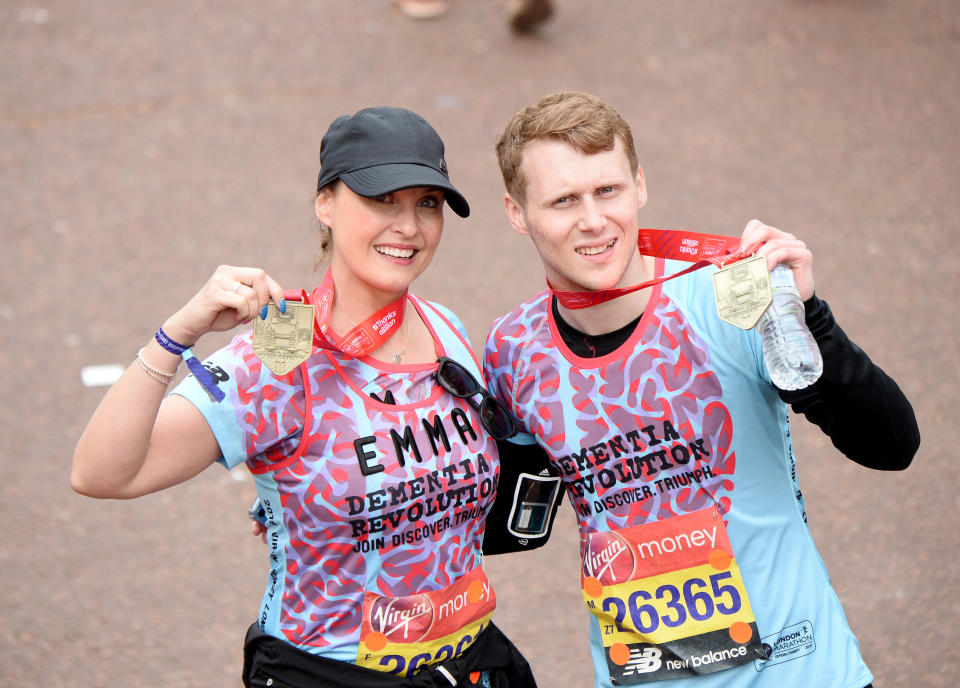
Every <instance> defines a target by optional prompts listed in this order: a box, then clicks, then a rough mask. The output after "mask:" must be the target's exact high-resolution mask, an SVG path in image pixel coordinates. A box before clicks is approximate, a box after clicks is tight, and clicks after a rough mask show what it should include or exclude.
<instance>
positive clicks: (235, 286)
mask: <svg viewBox="0 0 960 688" xmlns="http://www.w3.org/2000/svg"><path fill="white" fill-rule="evenodd" d="M242 286H243V282H237V283H236V284H235V285H234V286H233V293H234V294H236V293H237V292H238V291H240V287H242Z"/></svg>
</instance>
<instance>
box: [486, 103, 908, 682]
mask: <svg viewBox="0 0 960 688" xmlns="http://www.w3.org/2000/svg"><path fill="white" fill-rule="evenodd" d="M497 154H498V158H499V162H500V167H501V172H502V174H503V178H504V183H505V185H506V190H507V193H506V196H505V205H506V211H507V215H508V217H509V220H510V223H511V225H512V226H513V228H514V229H515V230H516V231H517V232H519V233H521V234H524V235H527V236H529V237H530V239H531V240H532V241H533V242H534V245H535V246H536V248H537V251H538V252H539V254H540V258H541V260H542V262H543V266H544V270H545V272H546V276H547V281H548V284H549V286H550V289H548V290H546V291H544V292H543V293H541V294H538V295H537V296H535V297H533V298H532V299H530V300H528V301H526V302H525V303H523V304H521V305H520V306H519V307H518V308H516V309H515V310H514V311H512V312H511V313H509V314H508V315H506V316H504V317H503V318H501V319H499V320H498V321H497V322H496V323H494V325H493V327H492V329H491V331H490V334H489V336H488V339H487V344H486V351H485V373H486V375H487V379H488V380H489V381H490V386H491V390H492V391H493V392H494V393H496V395H497V396H498V397H499V398H500V399H501V400H502V401H503V402H504V403H505V404H506V405H507V406H508V407H509V408H510V410H511V411H512V412H513V414H514V415H515V417H516V419H517V420H518V421H519V423H520V425H521V426H522V428H523V429H524V431H525V432H526V433H529V435H531V436H533V438H535V440H536V442H537V444H539V445H540V446H541V447H542V448H543V449H544V450H545V451H546V453H547V454H548V457H549V460H550V463H551V464H552V467H553V469H554V471H555V472H557V473H559V474H560V476H561V477H562V480H563V483H564V485H565V487H566V493H567V495H568V497H569V499H570V501H571V503H572V505H573V506H574V509H575V511H576V514H577V519H578V521H579V525H580V533H581V556H582V570H581V580H582V584H583V594H584V601H585V603H586V606H587V609H588V611H589V612H590V614H589V618H590V645H591V652H592V655H593V661H594V667H595V676H596V685H597V686H612V685H624V684H633V683H648V682H660V681H665V680H667V679H675V680H672V681H671V682H670V683H669V684H665V685H669V686H673V687H675V688H683V686H696V687H697V688H706V687H712V686H725V687H746V686H750V687H767V686H771V687H773V686H775V687H776V688H785V687H793V686H816V687H817V688H832V687H836V688H863V687H864V686H868V685H869V684H870V683H871V681H872V680H873V677H872V675H871V674H870V671H869V670H868V668H867V667H866V665H865V664H864V662H863V660H862V658H861V657H860V652H859V646H858V643H857V640H856V638H855V637H854V635H853V633H852V632H851V630H850V629H849V627H848V626H847V623H846V620H845V618H844V614H843V610H842V608H841V606H840V602H839V600H838V599H837V596H836V593H835V592H834V591H833V589H832V587H831V586H830V582H829V579H828V577H827V573H826V570H825V568H824V566H823V563H822V561H821V559H820V557H819V555H818V553H817V551H816V548H815V546H814V544H813V542H812V540H811V537H810V533H809V530H808V528H807V525H806V516H805V513H804V507H803V500H802V497H801V496H800V489H799V485H798V482H797V478H796V471H795V470H794V468H795V464H794V456H793V449H792V445H791V440H790V432H789V427H788V414H787V404H786V403H784V402H788V403H790V404H792V405H793V408H794V409H795V410H796V411H797V412H799V413H803V414H804V415H805V416H806V417H807V418H808V419H809V420H811V421H812V422H814V423H816V424H817V425H818V426H820V427H821V428H822V429H823V430H824V431H825V432H826V433H827V434H828V435H829V436H830V438H831V439H832V441H833V443H834V445H835V446H836V447H837V448H838V449H840V451H842V452H843V453H844V454H845V455H846V456H848V457H849V458H850V459H852V460H854V461H856V462H858V463H860V464H863V465H865V466H868V467H871V468H877V469H886V470H897V469H903V468H906V466H907V465H908V464H909V463H910V461H911V459H912V457H913V455H914V454H915V452H916V450H917V447H918V445H919V431H918V429H917V425H916V420H915V418H914V415H913V411H912V408H911V407H910V404H909V402H908V401H907V400H906V398H905V397H904V396H903V394H902V393H901V392H900V390H899V388H898V387H897V385H896V383H895V382H894V381H893V380H891V379H890V378H889V377H888V376H887V375H886V374H884V373H883V371H882V370H880V368H878V367H877V366H876V365H874V364H873V363H872V362H871V361H870V360H869V358H868V357H867V356H866V354H865V353H864V352H863V351H861V350H860V349H859V348H858V347H856V345H854V344H853V343H852V342H850V341H849V339H847V337H846V336H845V335H844V333H843V331H842V330H841V329H840V328H839V327H838V326H837V325H836V323H835V322H834V320H833V316H832V314H831V312H830V309H829V308H828V306H827V304H826V303H825V302H823V301H822V300H820V299H819V298H818V297H817V296H816V295H815V293H814V276H813V269H812V264H813V257H812V254H811V252H810V250H809V249H808V248H807V247H806V246H805V244H804V243H803V242H802V241H800V240H798V239H796V238H795V237H793V236H792V235H790V234H787V233H785V232H782V231H780V230H778V229H775V228H773V227H770V226H767V225H765V224H763V223H761V222H758V221H756V220H754V221H751V222H750V223H749V224H748V225H747V226H746V228H745V229H744V230H743V233H742V235H741V237H740V246H741V247H743V248H745V249H746V248H747V247H751V246H753V245H760V248H759V250H758V254H759V255H762V256H765V257H766V261H767V265H766V269H769V268H772V267H773V266H775V265H776V264H785V265H787V266H789V267H790V268H791V270H792V272H793V275H794V278H795V281H796V284H797V288H798V290H799V292H800V295H801V298H802V299H803V301H804V308H805V316H806V321H807V325H808V327H809V328H810V330H811V331H812V332H813V334H814V336H815V338H816V340H817V343H818V344H819V346H820V349H821V351H822V354H823V359H824V366H823V373H822V376H821V378H820V380H819V381H818V382H817V383H815V384H814V385H812V386H810V387H808V388H806V389H802V390H799V391H796V392H784V391H781V390H777V389H776V388H775V387H774V386H773V385H772V383H771V382H770V377H769V375H768V373H767V370H766V367H765V365H764V363H763V352H762V344H761V341H760V337H759V335H758V334H757V333H756V332H755V331H754V330H743V329H738V328H737V327H734V326H733V325H730V324H728V323H726V322H723V321H721V320H720V319H719V317H718V315H717V308H716V304H715V300H714V299H715V295H714V287H713V283H712V278H711V274H712V273H713V272H715V271H716V268H713V267H710V268H707V269H700V270H696V271H694V272H692V273H689V274H685V275H682V276H678V277H676V278H675V279H667V280H666V281H663V282H662V283H659V284H652V285H650V286H648V287H645V288H640V289H634V290H631V289H629V287H633V286H636V285H644V284H647V283H651V282H655V281H657V280H659V279H661V278H666V277H669V276H671V275H675V274H676V273H679V272H681V271H683V270H684V269H686V268H688V267H690V266H691V264H690V263H689V262H681V261H678V260H674V259H672V258H682V257H683V252H682V251H677V252H676V253H674V254H670V258H671V259H665V258H663V257H656V256H655V255H649V254H648V253H649V252H645V253H642V252H641V251H640V250H639V249H638V232H639V230H638V229H637V227H638V225H639V223H638V211H639V210H640V209H641V208H642V207H643V206H644V204H645V202H646V198H647V191H646V186H645V184H644V177H643V172H642V170H641V168H640V166H639V164H638V161H637V155H636V152H635V149H634V143H633V138H632V134H631V131H630V128H629V126H628V125H627V124H626V123H625V122H624V121H623V119H622V118H621V117H620V116H619V115H618V114H617V113H616V112H615V111H614V110H613V109H612V108H611V107H610V106H609V105H607V104H605V103H604V102H602V101H601V100H599V99H598V98H595V97H593V96H590V95H587V94H583V93H558V94H554V95H551V96H547V97H545V98H544V99H542V100H541V101H540V102H539V103H537V104H536V105H534V106H532V107H530V108H527V109H526V110H523V111H521V112H519V113H518V114H517V115H515V116H514V117H513V119H512V120H511V121H510V123H509V124H508V125H507V127H506V129H505V131H504V133H503V136H502V137H501V139H500V141H499V143H498V145H497ZM649 238H650V237H645V241H644V243H645V244H648V243H649ZM693 241H694V243H696V241H698V240H697V239H695V238H694V239H693ZM761 244H762V245H761ZM684 245H685V244H684V243H683V242H680V246H684ZM761 274H762V273H761ZM615 289H619V290H622V291H613V290H615ZM583 306H586V307H583ZM520 455H522V454H521V453H519V452H518V456H520ZM502 456H503V454H502ZM503 464H504V465H507V459H504V462H503ZM488 530H490V525H489V523H488ZM658 685H660V684H659V683H658Z"/></svg>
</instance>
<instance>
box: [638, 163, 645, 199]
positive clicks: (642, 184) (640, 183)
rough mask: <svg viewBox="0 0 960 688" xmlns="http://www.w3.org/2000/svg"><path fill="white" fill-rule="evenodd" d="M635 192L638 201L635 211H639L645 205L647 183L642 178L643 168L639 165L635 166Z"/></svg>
mask: <svg viewBox="0 0 960 688" xmlns="http://www.w3.org/2000/svg"><path fill="white" fill-rule="evenodd" d="M637 191H638V192H639V199H640V202H639V204H638V205H637V209H640V208H642V207H643V206H645V205H646V204H647V182H646V180H645V179H644V178H643V168H642V167H640V166H639V165H637Z"/></svg>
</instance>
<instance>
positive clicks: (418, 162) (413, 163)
mask: <svg viewBox="0 0 960 688" xmlns="http://www.w3.org/2000/svg"><path fill="white" fill-rule="evenodd" d="M443 150H444V148H443V141H442V140H441V139H440V135H439V134H437V132H436V130H435V129H434V128H433V127H431V126H430V124H428V123H427V120H425V119H424V118H423V117H421V116H420V115H418V114H416V113H415V112H411V111H410V110H405V109H403V108H394V107H374V108H366V109H364V110H360V111H359V112H358V113H356V114H355V115H344V116H343V117H338V118H337V119H335V120H334V121H333V124H331V125H330V128H329V129H328V130H327V133H326V134H324V136H323V140H322V141H321V142H320V177H319V178H318V179H317V191H319V190H320V189H322V188H323V187H324V186H326V185H327V184H329V183H330V182H332V181H335V180H337V179H342V180H343V183H344V184H346V185H347V186H348V187H350V190H351V191H353V192H354V193H356V194H359V195H361V196H368V197H370V196H379V195H381V194H386V193H390V192H392V191H400V190H401V189H409V188H412V187H415V186H429V187H436V188H438V189H443V191H444V197H445V200H446V202H447V205H449V206H450V208H451V209H452V210H453V212H455V213H456V214H457V215H459V216H460V217H467V216H468V215H469V214H470V206H469V205H467V199H465V198H464V197H463V194H461V193H460V192H459V191H457V190H456V188H455V187H454V186H453V184H451V183H450V176H449V174H448V173H447V161H446V160H445V159H444V157H443Z"/></svg>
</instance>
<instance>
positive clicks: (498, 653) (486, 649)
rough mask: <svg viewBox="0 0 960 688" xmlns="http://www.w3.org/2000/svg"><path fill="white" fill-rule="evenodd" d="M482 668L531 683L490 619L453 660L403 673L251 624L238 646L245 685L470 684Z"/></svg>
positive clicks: (502, 678)
mask: <svg viewBox="0 0 960 688" xmlns="http://www.w3.org/2000/svg"><path fill="white" fill-rule="evenodd" d="M483 671H486V672H488V673H489V676H490V685H491V687H492V688H536V685H537V684H536V682H535V681H534V679H533V672H531V671H530V665H529V664H528V663H527V660H526V659H524V657H523V655H521V654H520V651H519V650H518V649H517V648H516V647H514V645H513V643H511V642H510V640H509V639H508V638H507V636H505V635H504V634H503V632H501V631H500V629H499V628H497V627H496V626H494V625H493V624H492V623H491V624H490V625H489V626H488V627H487V628H486V629H485V630H484V631H483V632H482V633H481V634H480V635H479V636H477V639H476V640H475V641H474V642H473V644H472V645H471V646H470V647H469V648H468V649H467V650H466V651H465V652H464V653H463V654H462V655H460V656H459V657H457V658H456V659H450V660H447V661H444V662H441V663H439V664H430V665H427V666H426V667H424V668H423V669H421V670H420V671H419V672H417V673H416V674H415V675H413V676H411V677H409V678H405V677H402V676H396V675H394V674H388V673H384V672H381V671H374V670H373V669H368V668H366V667H361V666H357V665H356V664H351V663H349V662H340V661H338V660H335V659H329V658H327V657H321V656H318V655H314V654H310V653H309V652H304V651H303V650H301V649H299V648H297V647H294V646H293V645H291V644H290V643H288V642H286V641H283V640H280V639H279V638H274V637H273V636H272V635H267V634H266V633H264V632H263V631H261V630H260V628H259V627H258V626H257V625H256V624H253V625H252V626H250V628H249V629H248V630H247V637H246V640H245V641H244V645H243V685H244V686H246V687H247V688H343V687H347V688H451V686H460V687H462V688H473V687H474V686H478V685H480V684H479V683H475V682H473V681H472V680H471V676H470V675H471V674H474V675H476V673H477V672H483Z"/></svg>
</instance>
